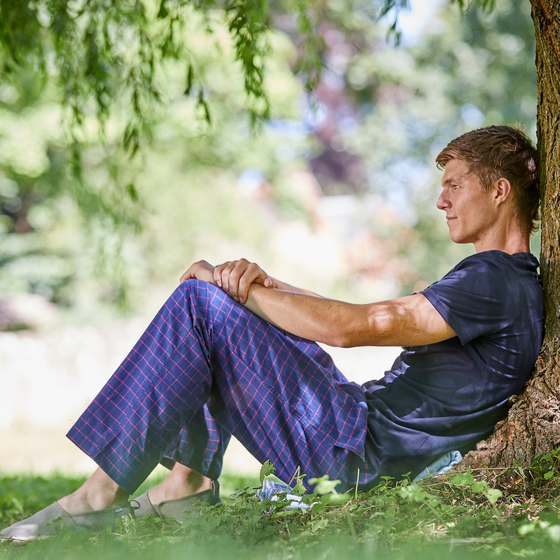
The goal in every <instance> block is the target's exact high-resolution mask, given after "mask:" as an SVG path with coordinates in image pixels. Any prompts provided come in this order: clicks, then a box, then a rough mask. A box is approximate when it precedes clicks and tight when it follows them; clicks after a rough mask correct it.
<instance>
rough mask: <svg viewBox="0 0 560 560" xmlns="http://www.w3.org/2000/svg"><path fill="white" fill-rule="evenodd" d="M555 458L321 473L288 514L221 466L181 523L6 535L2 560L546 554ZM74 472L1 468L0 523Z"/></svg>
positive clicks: (555, 522) (55, 490) (29, 510)
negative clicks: (358, 484) (505, 466)
mask: <svg viewBox="0 0 560 560" xmlns="http://www.w3.org/2000/svg"><path fill="white" fill-rule="evenodd" d="M558 463H559V460H558V457H557V454H554V455H553V454H551V455H549V456H546V457H545V458H542V457H541V458H537V459H536V460H535V461H534V462H533V465H531V467H529V468H526V469H522V468H520V467H515V468H513V469H511V470H510V471H509V472H508V473H505V474H504V473H501V477H495V476H494V477H493V475H490V474H488V473H481V474H479V475H478V476H477V477H476V479H475V477H474V476H473V475H472V474H470V473H465V474H461V475H453V476H451V477H448V478H445V477H440V478H438V479H433V480H428V481H426V482H424V483H423V484H411V483H406V482H404V483H398V484H395V483H394V482H393V481H389V480H388V481H386V483H384V484H383V485H381V486H380V487H378V488H377V489H375V490H373V491H371V492H369V493H367V494H357V495H354V494H348V495H341V494H338V493H337V492H336V487H335V486H334V485H333V484H332V483H331V482H330V481H328V480H326V481H318V482H319V484H317V485H316V486H315V487H314V488H315V494H314V495H308V496H305V497H304V499H305V500H307V501H308V502H315V505H313V506H312V507H311V508H310V509H309V510H307V511H294V512H287V511H286V510H285V509H284V505H285V504H286V503H287V502H285V501H283V500H284V499H285V498H284V497H283V496H280V499H279V501H277V502H272V501H269V500H265V501H262V502H259V501H258V500H257V499H256V498H255V492H256V488H257V487H259V486H260V483H261V482H260V481H259V480H258V479H245V478H243V477H232V476H227V475H224V476H223V477H222V479H221V484H222V493H223V495H227V494H230V493H231V492H233V491H234V489H235V488H238V489H239V490H237V491H236V492H234V493H233V494H232V495H230V496H229V497H228V498H227V499H226V500H225V505H224V506H223V507H219V508H209V509H208V510H207V511H205V512H204V513H203V514H202V515H201V516H199V517H191V518H188V519H187V520H186V521H185V523H184V524H183V525H180V524H177V523H173V522H166V523H162V522H161V521H160V520H155V519H151V518H143V519H141V520H130V519H125V520H124V521H123V523H122V524H121V525H120V527H119V529H118V531H117V532H116V533H110V532H105V533H97V534H92V533H79V534H75V533H69V532H63V533H61V534H60V535H58V536H56V537H52V538H50V539H45V540H42V541H38V542H33V543H28V544H25V545H18V546H16V545H13V544H10V543H4V544H1V545H0V560H1V559H2V558H6V559H14V560H16V559H17V560H45V559H50V558H53V559H57V560H58V559H60V560H64V559H82V558H83V559H87V560H93V559H94V558H95V559H96V558H100V559H101V558H103V559H109V560H110V559H113V558H114V559H117V558H118V559H123V558H124V559H127V558H130V559H131V560H132V559H134V560H148V559H152V558H158V559H159V558H163V559H164V560H174V559H187V558H189V559H190V558H192V559H206V558H217V559H218V558H219V559H220V560H253V559H254V560H257V559H258V560H261V559H267V560H300V559H301V560H346V559H348V560H362V559H363V560H365V559H368V560H371V559H375V558H378V559H387V560H400V559H403V560H404V559H406V560H409V559H413V560H435V559H440V558H446V559H447V558H449V559H453V560H462V559H475V558H520V557H521V558H524V557H527V558H547V559H548V558H555V557H557V556H559V555H560V554H559V553H558V547H559V545H560V478H559V472H558ZM262 474H263V475H264V473H262ZM83 480H84V478H83V477H70V476H64V475H63V474H53V475H52V476H49V477H34V476H29V475H25V476H24V475H19V476H8V475H6V476H4V477H2V478H0V526H2V527H5V526H8V525H10V524H11V523H13V522H15V521H18V520H19V519H23V518H25V517H27V516H29V515H31V514H33V513H34V512H35V511H37V510H38V509H41V508H43V507H45V506H47V505H49V504H50V503H52V502H53V501H55V500H56V499H57V498H59V497H60V496H62V495H64V494H68V493H69V492H72V491H73V490H74V489H76V488H77V487H78V486H79V485H80V484H81V483H82V482H83ZM157 481H158V480H157V478H156V479H155V480H154V479H152V480H150V481H149V482H148V483H147V484H146V486H148V485H151V484H155V483H157ZM498 484H501V486H500V488H501V489H500V490H498V488H497V486H498ZM144 489H145V488H140V489H139V491H138V492H142V491H143V490H144Z"/></svg>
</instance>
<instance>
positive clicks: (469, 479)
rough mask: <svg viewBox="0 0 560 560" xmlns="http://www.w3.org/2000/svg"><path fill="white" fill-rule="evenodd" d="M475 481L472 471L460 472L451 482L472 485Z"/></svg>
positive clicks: (458, 484) (459, 484)
mask: <svg viewBox="0 0 560 560" xmlns="http://www.w3.org/2000/svg"><path fill="white" fill-rule="evenodd" d="M473 482H474V476H473V475H472V474H471V473H463V474H458V475H456V476H454V477H453V478H452V479H451V484H456V485H457V486H470V485H471V484H472V483H473Z"/></svg>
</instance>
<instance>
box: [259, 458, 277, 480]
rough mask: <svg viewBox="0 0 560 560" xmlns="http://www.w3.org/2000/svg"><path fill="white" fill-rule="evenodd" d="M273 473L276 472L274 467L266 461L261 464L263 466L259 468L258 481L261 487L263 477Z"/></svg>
mask: <svg viewBox="0 0 560 560" xmlns="http://www.w3.org/2000/svg"><path fill="white" fill-rule="evenodd" d="M275 472H276V467H274V465H273V464H272V463H271V462H270V461H269V460H268V459H267V460H266V461H265V462H264V463H263V466H262V467H261V472H260V473H259V480H260V483H261V486H262V485H263V482H264V479H265V477H267V476H270V475H271V474H274V473H275Z"/></svg>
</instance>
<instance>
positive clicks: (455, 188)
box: [451, 185, 459, 191]
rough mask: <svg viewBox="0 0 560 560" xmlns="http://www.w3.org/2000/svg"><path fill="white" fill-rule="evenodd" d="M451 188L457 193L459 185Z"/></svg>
mask: <svg viewBox="0 0 560 560" xmlns="http://www.w3.org/2000/svg"><path fill="white" fill-rule="evenodd" d="M451 188H452V189H453V190H454V191H456V190H457V189H458V188H459V185H453V186H452V187H451Z"/></svg>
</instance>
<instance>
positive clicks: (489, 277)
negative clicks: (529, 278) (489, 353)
mask: <svg viewBox="0 0 560 560" xmlns="http://www.w3.org/2000/svg"><path fill="white" fill-rule="evenodd" d="M511 279H512V271H511V268H510V267H509V266H508V265H507V263H505V262H504V261H502V259H501V258H500V257H499V256H498V255H497V254H496V253H495V252H493V251H490V252H487V253H484V254H477V255H472V256H471V257H468V258H466V259H465V260H463V261H462V262H460V263H459V264H458V265H457V266H456V267H455V268H454V269H453V270H452V271H451V272H449V273H448V274H447V275H446V276H444V277H443V278H442V279H441V280H440V281H439V282H435V283H434V284H432V285H431V286H430V287H428V288H426V289H425V290H424V291H423V292H421V293H422V294H423V295H424V296H425V297H426V298H427V299H428V301H430V303H431V304H432V305H433V306H434V307H435V308H436V310H437V311H438V312H439V314H440V315H441V316H442V317H443V318H444V319H445V321H446V322H447V324H448V325H449V326H450V327H451V328H452V329H453V330H454V331H455V332H456V333H457V336H458V337H459V340H460V341H461V344H467V343H468V342H470V341H471V340H474V339H475V338H477V337H479V336H484V335H490V334H494V333H497V332H499V331H501V330H502V329H504V328H507V327H508V326H510V325H511V324H512V323H513V322H514V320H515V317H516V315H517V305H518V299H519V297H518V294H517V292H516V286H515V283H514V282H512V281H511Z"/></svg>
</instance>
